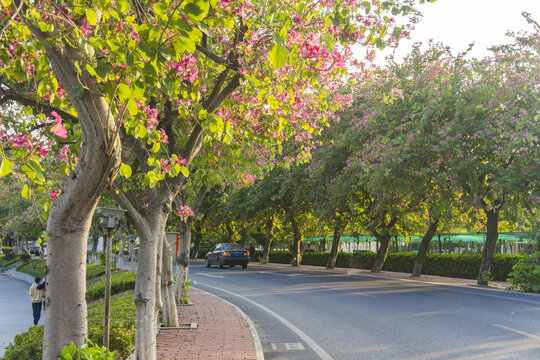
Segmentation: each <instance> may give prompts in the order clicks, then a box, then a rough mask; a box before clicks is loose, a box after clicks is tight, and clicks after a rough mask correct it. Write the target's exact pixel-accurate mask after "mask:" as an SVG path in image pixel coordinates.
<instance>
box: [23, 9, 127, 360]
mask: <svg viewBox="0 0 540 360" xmlns="http://www.w3.org/2000/svg"><path fill="white" fill-rule="evenodd" d="M23 21H24V22H25V24H26V25H27V26H28V28H29V29H30V31H31V32H32V33H33V34H34V36H35V37H36V38H37V39H39V40H40V41H41V43H42V44H43V45H44V48H45V50H46V52H47V55H48V57H49V61H50V63H51V67H52V69H53V72H54V74H55V75H56V77H57V78H58V80H59V83H61V84H62V85H63V87H64V88H65V90H66V92H67V94H68V96H69V98H70V100H71V102H72V104H73V107H74V109H75V110H76V112H77V118H78V120H79V124H80V126H81V130H82V145H81V151H80V153H79V161H78V163H77V165H76V167H75V169H74V170H73V171H72V172H71V173H70V174H69V176H66V177H65V178H64V179H63V180H64V183H63V185H62V191H61V193H60V196H59V197H58V198H56V199H55V200H54V202H53V204H52V207H51V210H50V213H49V218H48V221H47V235H48V236H49V240H48V243H47V245H48V251H47V266H46V268H45V276H46V279H47V285H46V286H47V301H46V305H45V307H46V313H47V316H46V317H45V329H44V338H43V359H44V360H57V359H58V358H59V357H60V355H61V353H62V348H63V347H64V346H66V345H69V344H70V342H74V343H75V345H76V346H81V345H82V344H84V343H85V342H86V339H87V334H88V332H87V331H88V330H87V313H86V300H85V293H86V259H87V240H88V233H89V230H90V224H91V222H92V216H93V214H94V210H95V208H96V205H97V203H98V201H99V198H100V197H101V195H102V193H103V191H104V190H105V189H106V188H107V187H110V186H111V185H112V182H113V181H114V178H115V177H116V175H117V174H118V171H119V169H120V155H121V144H120V140H119V138H118V133H117V132H116V131H115V129H116V128H117V124H116V123H115V119H117V116H116V115H115V114H112V112H111V110H110V108H109V105H108V103H107V100H106V99H105V98H104V97H103V96H101V94H100V90H99V87H98V85H97V83H96V81H95V79H94V78H93V77H91V76H90V75H89V74H88V72H87V71H86V70H85V69H84V67H82V68H83V70H82V72H79V71H77V69H76V68H75V66H74V65H73V63H74V61H79V63H80V64H83V63H84V61H83V54H81V53H80V52H78V51H77V50H76V49H74V48H72V47H69V46H66V47H63V48H57V47H55V46H57V45H54V44H52V43H50V42H49V41H47V37H48V35H46V34H44V33H43V32H41V31H39V30H38V29H37V28H36V27H34V26H33V25H32V24H30V23H29V21H28V19H26V18H23ZM60 43H62V42H59V43H57V44H60ZM62 44H63V43H62ZM81 85H82V87H83V88H84V89H85V91H84V93H83V95H82V97H81V96H80V94H79V93H78V89H79V87H80V86H81Z"/></svg>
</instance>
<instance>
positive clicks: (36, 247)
mask: <svg viewBox="0 0 540 360" xmlns="http://www.w3.org/2000/svg"><path fill="white" fill-rule="evenodd" d="M30 254H34V255H40V254H41V247H40V246H39V245H37V244H30Z"/></svg>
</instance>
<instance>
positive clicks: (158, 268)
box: [154, 219, 166, 335]
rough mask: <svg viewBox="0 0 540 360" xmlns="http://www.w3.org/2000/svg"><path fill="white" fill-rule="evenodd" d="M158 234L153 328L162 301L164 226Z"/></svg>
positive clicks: (156, 321)
mask: <svg viewBox="0 0 540 360" xmlns="http://www.w3.org/2000/svg"><path fill="white" fill-rule="evenodd" d="M165 221H166V219H165ZM158 234H159V235H158V236H157V239H158V244H157V251H156V283H155V284H154V291H155V292H156V295H155V298H156V302H155V310H154V324H155V326H157V324H158V323H159V312H160V310H161V309H162V307H163V301H162V298H161V276H162V274H161V265H162V264H163V242H164V240H165V226H163V231H162V232H161V233H158ZM156 335H157V334H156Z"/></svg>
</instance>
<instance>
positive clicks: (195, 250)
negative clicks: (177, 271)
mask: <svg viewBox="0 0 540 360" xmlns="http://www.w3.org/2000/svg"><path fill="white" fill-rule="evenodd" d="M193 235H194V236H193V238H194V241H193V250H192V251H191V254H190V256H189V257H190V258H191V259H197V257H198V255H199V247H200V246H201V240H202V232H201V224H200V223H197V225H195V231H194V232H193Z"/></svg>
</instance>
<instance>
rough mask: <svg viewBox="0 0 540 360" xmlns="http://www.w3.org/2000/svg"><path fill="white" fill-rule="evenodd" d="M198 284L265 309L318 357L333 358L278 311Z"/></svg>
mask: <svg viewBox="0 0 540 360" xmlns="http://www.w3.org/2000/svg"><path fill="white" fill-rule="evenodd" d="M198 284H199V285H203V286H207V287H209V288H212V289H216V290H219V291H223V292H224V293H227V294H229V295H233V296H236V297H238V298H240V299H242V300H244V301H246V302H248V303H250V304H252V305H255V306H257V307H258V308H259V309H261V310H263V311H265V312H266V313H268V314H269V315H271V316H273V317H275V318H276V319H277V320H279V321H281V322H282V323H283V325H285V326H286V327H288V328H289V329H290V330H291V331H292V332H294V333H295V334H296V335H298V337H299V338H301V339H302V340H304V342H305V343H306V344H307V345H308V346H309V347H310V348H311V349H312V350H313V351H314V352H315V353H316V354H317V355H319V357H320V358H321V359H322V360H334V359H333V358H332V357H331V356H330V355H329V354H328V353H327V352H326V351H324V349H323V348H321V347H320V346H319V345H318V344H317V343H316V342H315V341H314V340H313V339H312V338H310V337H309V336H308V335H307V334H306V333H305V332H303V331H302V330H300V329H299V328H297V327H296V326H295V325H294V324H293V323H291V322H290V321H289V320H287V319H285V318H284V317H283V316H281V315H279V314H278V313H276V312H275V311H273V310H270V309H269V308H267V307H266V306H264V305H261V304H259V303H257V302H255V301H253V300H251V299H248V298H247V297H245V296H242V295H238V294H235V293H233V292H231V291H228V290H224V289H221V288H218V287H216V286H211V285H206V284H202V283H198Z"/></svg>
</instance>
